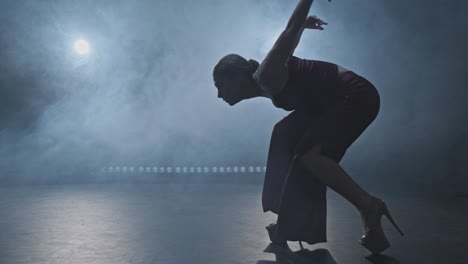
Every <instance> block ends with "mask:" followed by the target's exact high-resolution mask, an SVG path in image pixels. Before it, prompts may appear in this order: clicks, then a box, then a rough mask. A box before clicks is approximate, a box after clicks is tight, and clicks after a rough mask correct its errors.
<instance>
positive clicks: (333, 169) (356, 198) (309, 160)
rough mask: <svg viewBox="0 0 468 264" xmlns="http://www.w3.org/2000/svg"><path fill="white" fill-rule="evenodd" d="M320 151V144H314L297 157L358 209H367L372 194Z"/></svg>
mask: <svg viewBox="0 0 468 264" xmlns="http://www.w3.org/2000/svg"><path fill="white" fill-rule="evenodd" d="M320 153H321V145H316V146H315V147H313V148H312V149H311V150H309V151H307V152H306V153H305V154H304V155H302V156H301V157H300V158H299V159H300V161H301V162H302V164H303V165H304V167H305V168H306V169H307V170H308V171H310V172H311V173H312V174H313V175H314V176H315V177H317V178H318V179H319V180H320V181H321V182H323V183H325V184H326V185H327V186H329V187H330V188H331V189H333V190H334V191H335V192H337V193H338V194H340V195H341V196H343V197H344V198H345V199H347V200H348V201H349V202H351V203H352V204H353V205H354V206H355V207H356V208H357V209H358V210H359V211H364V210H367V209H368V206H369V203H370V201H371V199H372V195H370V194H369V193H368V192H367V191H366V190H364V189H363V188H362V187H361V186H360V185H359V184H358V183H357V182H355V181H354V180H353V178H352V177H351V176H350V175H349V174H348V173H346V171H345V170H344V169H343V168H342V167H341V166H340V165H339V164H338V163H337V162H336V161H335V160H333V159H331V158H329V157H326V156H324V155H321V154H320Z"/></svg>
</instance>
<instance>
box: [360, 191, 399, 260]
mask: <svg viewBox="0 0 468 264" xmlns="http://www.w3.org/2000/svg"><path fill="white" fill-rule="evenodd" d="M369 208H370V209H368V210H366V211H361V218H362V221H363V222H364V232H365V233H364V235H363V236H362V238H361V239H360V240H359V242H360V244H361V245H362V246H364V247H365V248H367V249H368V250H369V251H371V252H372V253H374V254H379V253H381V252H383V251H384V250H386V249H387V248H389V247H390V242H388V239H387V237H386V236H385V233H384V231H383V229H382V223H381V219H382V215H385V216H386V217H387V218H388V220H390V222H391V223H392V224H393V226H394V227H395V228H396V229H397V230H398V232H400V234H401V235H402V236H403V235H404V234H403V232H402V231H401V229H400V228H399V227H398V225H397V224H396V223H395V220H393V217H392V216H391V214H390V212H389V210H388V208H387V205H386V204H385V202H384V201H383V200H381V199H378V198H376V197H372V201H371V205H370V206H369Z"/></svg>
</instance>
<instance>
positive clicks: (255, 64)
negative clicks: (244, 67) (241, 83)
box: [248, 59, 260, 71]
mask: <svg viewBox="0 0 468 264" xmlns="http://www.w3.org/2000/svg"><path fill="white" fill-rule="evenodd" d="M248 63H249V65H250V68H251V69H253V70H254V71H256V70H257V68H258V66H260V63H258V61H256V60H252V59H250V60H249V61H248Z"/></svg>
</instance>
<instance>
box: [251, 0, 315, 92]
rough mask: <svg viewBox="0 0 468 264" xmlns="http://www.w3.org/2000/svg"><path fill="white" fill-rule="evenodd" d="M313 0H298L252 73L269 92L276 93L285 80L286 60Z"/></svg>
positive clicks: (290, 53)
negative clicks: (273, 42) (283, 27)
mask: <svg viewBox="0 0 468 264" xmlns="http://www.w3.org/2000/svg"><path fill="white" fill-rule="evenodd" d="M312 2H313V0H300V2H299V4H298V5H297V6H296V9H295V10H294V12H293V14H292V15H291V18H290V19H289V21H288V24H287V26H286V29H285V30H284V31H283V32H282V33H281V34H280V36H279V38H278V39H277V40H276V42H275V44H274V45H273V48H272V49H271V50H270V51H269V52H268V54H267V56H266V57H265V59H264V60H263V61H262V63H261V64H260V66H259V68H258V70H257V71H256V72H255V73H254V79H256V80H257V82H258V83H259V84H260V86H261V87H262V88H263V89H264V90H266V91H267V92H269V93H270V94H273V95H274V94H276V93H278V92H279V91H280V90H281V89H282V88H283V86H284V85H285V83H286V81H287V77H288V76H287V69H286V62H287V60H288V58H289V56H291V55H292V54H293V52H294V50H295V49H296V47H297V45H298V43H299V40H300V37H301V35H302V32H303V31H304V24H305V22H306V19H307V14H308V13H309V10H310V7H311V6H312Z"/></svg>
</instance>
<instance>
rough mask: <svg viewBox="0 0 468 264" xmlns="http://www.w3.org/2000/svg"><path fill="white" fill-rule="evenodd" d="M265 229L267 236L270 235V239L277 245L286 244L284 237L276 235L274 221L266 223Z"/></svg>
mask: <svg viewBox="0 0 468 264" xmlns="http://www.w3.org/2000/svg"><path fill="white" fill-rule="evenodd" d="M265 228H266V230H267V231H268V236H269V237H270V241H271V242H272V243H274V244H277V245H287V244H288V243H287V241H286V239H283V238H281V237H279V236H278V232H277V231H276V228H277V225H276V223H272V224H269V225H267V226H266V227H265Z"/></svg>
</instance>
